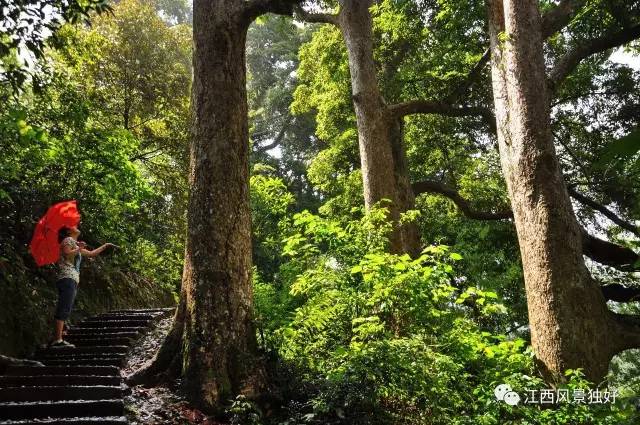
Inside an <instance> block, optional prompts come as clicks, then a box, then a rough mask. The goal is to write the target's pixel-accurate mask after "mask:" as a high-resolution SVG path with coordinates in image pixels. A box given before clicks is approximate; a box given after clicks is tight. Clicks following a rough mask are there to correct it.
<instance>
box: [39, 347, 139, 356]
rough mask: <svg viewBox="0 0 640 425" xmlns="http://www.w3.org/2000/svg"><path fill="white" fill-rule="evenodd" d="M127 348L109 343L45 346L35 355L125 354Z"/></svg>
mask: <svg viewBox="0 0 640 425" xmlns="http://www.w3.org/2000/svg"><path fill="white" fill-rule="evenodd" d="M128 350H129V347H127V346H126V345H110V346H97V347H95V346H94V347H91V346H89V347H59V348H47V349H44V350H38V351H36V356H37V355H40V354H49V353H51V354H54V353H55V354H62V353H64V354H89V353H91V354H104V353H118V354H125V353H126V352H127V351H128Z"/></svg>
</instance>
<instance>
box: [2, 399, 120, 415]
mask: <svg viewBox="0 0 640 425" xmlns="http://www.w3.org/2000/svg"><path fill="white" fill-rule="evenodd" d="M123 415H124V402H123V401H122V399H113V400H77V401H72V400H66V401H50V402H47V401H44V402H43V401H33V402H22V403H12V402H6V403H0V418H3V419H36V418H76V417H82V416H88V417H99V416H123Z"/></svg>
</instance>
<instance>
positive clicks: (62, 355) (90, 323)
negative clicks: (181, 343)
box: [0, 308, 173, 425]
mask: <svg viewBox="0 0 640 425" xmlns="http://www.w3.org/2000/svg"><path fill="white" fill-rule="evenodd" d="M172 311H173V309H172V308H168V309H143V310H118V311H112V312H109V313H104V314H99V315H97V316H93V317H90V318H88V319H85V320H83V321H82V322H80V323H78V324H77V325H75V326H73V327H72V328H71V329H70V330H69V331H68V334H67V337H66V340H67V341H69V342H71V343H73V344H74V345H75V346H76V347H75V348H40V349H38V351H36V353H35V355H34V356H33V360H37V361H39V362H40V363H42V364H44V365H45V366H44V367H40V366H10V367H9V368H8V369H7V371H6V373H5V375H2V376H0V425H18V424H20V425H27V424H74V425H84V424H91V425H98V424H99V425H116V424H117V425H121V424H126V423H128V422H127V419H126V418H125V416H124V402H123V396H124V392H125V390H126V386H125V384H124V383H123V378H122V376H121V374H120V367H121V366H122V365H123V363H124V361H125V358H126V356H127V352H128V350H129V347H130V346H131V345H132V344H133V343H134V342H135V340H136V339H137V338H138V337H139V336H141V335H142V333H143V332H144V331H146V330H147V329H149V327H151V326H152V324H153V323H154V322H155V321H156V320H158V319H160V318H161V317H166V316H167V315H168V314H171V312H172Z"/></svg>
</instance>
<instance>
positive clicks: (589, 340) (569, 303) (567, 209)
mask: <svg viewBox="0 0 640 425" xmlns="http://www.w3.org/2000/svg"><path fill="white" fill-rule="evenodd" d="M537 3H538V2H537V0H504V2H503V1H502V0H489V2H488V5H489V7H488V10H489V28H490V36H491V49H492V52H491V55H492V56H491V57H492V80H493V93H494V102H495V109H496V121H497V128H498V142H499V148H500V157H501V163H502V169H503V173H504V175H505V179H506V182H507V188H508V191H509V196H510V198H511V204H512V207H513V215H514V221H515V225H516V230H517V233H518V241H519V245H520V251H521V255H522V265H523V269H524V280H525V289H526V293H527V303H528V311H529V322H530V328H531V340H532V341H531V342H532V345H533V348H534V351H535V354H536V357H537V359H538V361H539V364H540V366H541V370H542V372H543V373H544V374H545V376H546V377H547V379H548V380H549V382H552V383H553V382H557V381H559V380H561V379H562V372H563V371H564V370H566V369H575V368H582V369H584V372H585V374H586V376H587V377H588V378H589V379H591V380H593V381H596V382H599V381H600V380H601V379H602V378H603V377H604V376H605V374H606V373H607V369H608V365H609V361H610V360H611V358H612V356H613V355H614V354H616V353H617V352H619V351H621V350H623V349H625V348H630V347H632V346H635V345H636V344H637V343H638V336H637V334H636V333H635V328H634V327H633V326H631V325H625V324H623V323H622V321H619V320H617V317H616V316H615V315H614V314H613V313H611V312H610V311H609V310H608V309H607V306H606V303H605V300H604V298H603V295H602V292H601V290H600V288H599V287H598V285H597V284H596V282H594V281H593V280H592V278H591V276H590V275H589V273H588V271H587V269H586V267H585V264H584V259H583V257H582V237H581V230H580V226H579V225H578V222H577V220H576V217H575V214H574V212H573V209H572V205H571V201H570V199H569V195H568V192H567V188H566V185H565V182H564V181H563V178H562V173H561V170H560V165H559V162H558V160H557V157H556V153H555V148H554V145H553V140H552V133H551V126H550V106H549V98H548V94H547V87H546V75H545V66H544V57H543V50H542V42H543V39H542V34H541V25H540V24H541V21H540V14H539V12H538V8H537Z"/></svg>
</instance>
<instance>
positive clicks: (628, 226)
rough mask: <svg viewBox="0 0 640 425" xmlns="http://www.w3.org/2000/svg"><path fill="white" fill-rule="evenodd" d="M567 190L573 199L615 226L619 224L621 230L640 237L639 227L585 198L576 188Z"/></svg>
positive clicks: (572, 187)
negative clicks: (600, 214)
mask: <svg viewBox="0 0 640 425" xmlns="http://www.w3.org/2000/svg"><path fill="white" fill-rule="evenodd" d="M567 189H568V190H569V195H571V197H572V198H573V199H575V200H576V201H578V202H580V203H581V204H583V205H586V206H588V207H591V208H593V209H594V210H596V211H598V212H600V213H602V215H604V216H605V217H607V218H608V219H609V220H611V221H613V222H614V223H615V224H617V225H618V226H620V227H621V228H623V229H625V230H628V231H629V232H631V233H633V234H634V235H636V236H640V229H638V227H637V226H634V225H633V224H631V223H629V222H628V221H625V220H623V219H622V218H620V217H619V216H618V215H616V213H614V212H613V211H611V210H610V209H608V208H607V207H605V206H604V205H601V204H599V203H597V202H596V201H594V200H593V199H590V198H588V197H586V196H584V195H583V194H581V193H579V192H578V191H576V189H575V187H574V186H569V187H568V188H567Z"/></svg>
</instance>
